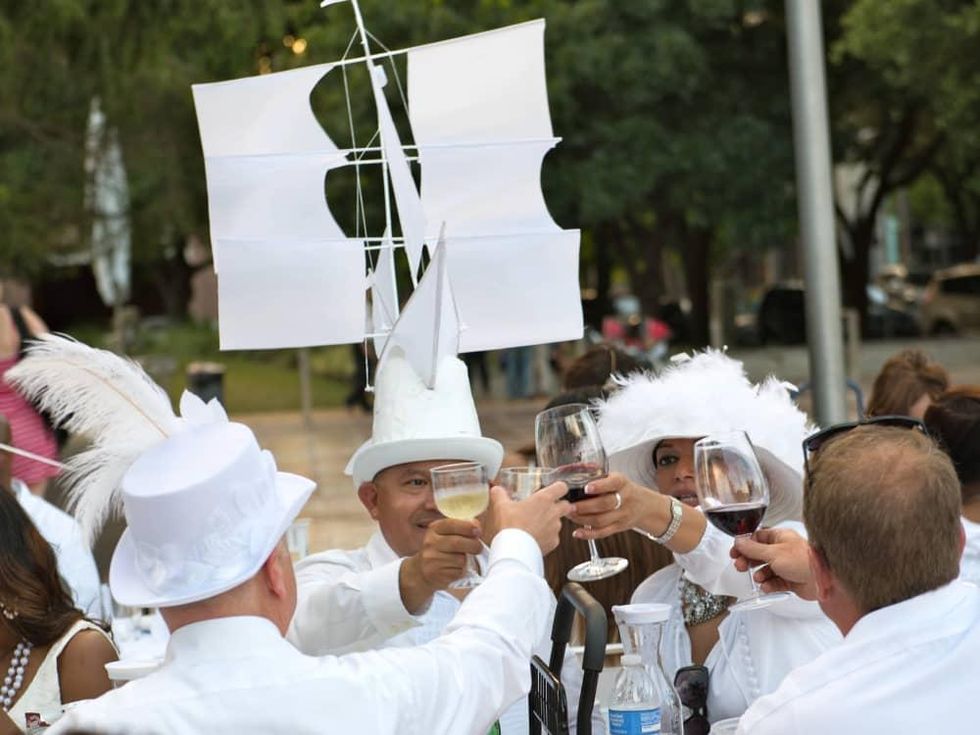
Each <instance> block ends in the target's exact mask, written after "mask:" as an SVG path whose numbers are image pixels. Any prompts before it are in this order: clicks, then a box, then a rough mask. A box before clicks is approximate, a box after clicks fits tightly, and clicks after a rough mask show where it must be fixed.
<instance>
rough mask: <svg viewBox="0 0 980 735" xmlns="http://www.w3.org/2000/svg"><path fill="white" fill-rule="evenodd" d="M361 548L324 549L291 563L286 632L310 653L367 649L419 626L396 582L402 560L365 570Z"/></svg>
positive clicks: (366, 563) (318, 654)
mask: <svg viewBox="0 0 980 735" xmlns="http://www.w3.org/2000/svg"><path fill="white" fill-rule="evenodd" d="M358 556H363V552H362V551H357V552H344V551H327V552H323V553H321V554H314V555H312V556H309V557H307V558H306V559H304V560H303V561H301V562H300V563H299V564H298V565H297V566H296V586H297V590H296V594H297V599H296V612H295V613H294V615H293V620H292V623H291V625H290V626H289V631H288V633H287V634H286V637H287V639H288V640H289V641H290V642H291V643H292V644H293V645H294V646H296V647H297V648H298V649H299V650H300V651H302V652H303V653H305V654H307V655H311V656H322V655H325V654H341V653H349V652H353V651H366V650H369V649H372V648H377V647H378V646H380V645H381V643H383V642H384V641H386V640H387V639H388V638H391V637H392V636H394V635H397V634H398V633H402V632H404V631H405V630H408V629H409V628H411V627H413V626H415V625H418V620H417V618H416V617H415V616H413V615H412V614H411V613H409V612H408V610H406V609H405V605H404V604H403V603H402V600H401V593H400V590H399V586H398V573H399V570H400V568H401V563H402V560H401V559H397V560H395V561H392V562H390V563H388V564H385V565H383V566H380V567H377V568H376V569H372V568H370V565H369V564H368V562H367V561H366V559H359V558H358Z"/></svg>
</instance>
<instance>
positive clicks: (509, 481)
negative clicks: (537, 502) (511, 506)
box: [497, 467, 554, 500]
mask: <svg viewBox="0 0 980 735" xmlns="http://www.w3.org/2000/svg"><path fill="white" fill-rule="evenodd" d="M552 475H554V470H552V469H551V468H550V467H504V468H503V469H502V470H500V474H499V475H498V476H497V481H498V482H499V483H500V485H501V487H504V488H506V489H507V492H508V493H510V497H511V499H512V500H527V499H528V498H529V497H531V494H532V493H536V492H537V491H538V490H540V489H541V488H543V487H547V486H548V485H550V484H551V477H552Z"/></svg>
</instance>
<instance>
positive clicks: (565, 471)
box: [551, 463, 606, 503]
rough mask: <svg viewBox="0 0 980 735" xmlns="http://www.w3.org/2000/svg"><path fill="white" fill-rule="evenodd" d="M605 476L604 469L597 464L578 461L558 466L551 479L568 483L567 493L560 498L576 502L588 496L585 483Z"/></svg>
mask: <svg viewBox="0 0 980 735" xmlns="http://www.w3.org/2000/svg"><path fill="white" fill-rule="evenodd" d="M605 476H606V472H605V470H604V469H603V468H602V467H600V466H598V465H594V464H588V463H578V464H568V465H565V466H564V467H558V468H557V469H555V472H554V474H553V475H552V477H551V481H552V482H557V481H559V480H560V481H561V482H564V483H565V484H566V485H568V493H567V494H566V495H565V496H564V497H563V498H562V500H567V501H569V502H571V503H577V502H578V501H580V500H585V499H586V498H587V497H589V496H588V495H586V494H585V486H586V485H588V484H589V483H590V482H592V481H593V480H601V479H602V478H603V477H605Z"/></svg>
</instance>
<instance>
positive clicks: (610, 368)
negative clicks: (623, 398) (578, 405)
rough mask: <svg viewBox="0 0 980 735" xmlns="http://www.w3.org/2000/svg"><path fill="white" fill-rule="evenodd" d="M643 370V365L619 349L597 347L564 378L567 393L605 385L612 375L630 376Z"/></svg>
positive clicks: (563, 384)
mask: <svg viewBox="0 0 980 735" xmlns="http://www.w3.org/2000/svg"><path fill="white" fill-rule="evenodd" d="M639 370H643V365H642V364H641V363H640V362H639V361H638V360H636V359H635V358H633V357H631V356H630V355H628V354H627V353H625V352H623V351H622V350H621V349H619V348H617V347H613V346H612V345H608V344H601V345H596V346H595V347H593V348H592V349H590V350H589V351H588V352H586V353H585V354H584V355H582V356H581V357H579V358H578V359H577V360H575V362H573V363H572V364H571V365H570V366H569V367H568V370H566V371H565V375H564V376H562V387H563V388H564V389H565V390H566V391H573V390H576V389H578V388H586V387H590V386H597V385H598V386H601V385H605V383H606V381H607V380H609V376H610V375H629V374H630V373H635V372H637V371H639Z"/></svg>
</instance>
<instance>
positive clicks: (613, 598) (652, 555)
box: [544, 518, 674, 641]
mask: <svg viewBox="0 0 980 735" xmlns="http://www.w3.org/2000/svg"><path fill="white" fill-rule="evenodd" d="M576 528H578V526H576V525H575V524H574V523H572V522H571V521H569V520H568V519H567V518H562V522H561V533H560V534H559V537H558V539H559V540H558V547H557V548H556V549H555V550H554V551H552V552H551V553H550V554H548V555H547V556H546V557H545V558H544V578H545V580H547V582H548V585H549V586H550V587H551V589H552V591H553V592H554V593H555V596H556V597H557V596H558V595H559V594H561V589H562V587H564V586H565V585H566V584H567V583H568V579H567V574H568V570H569V569H571V568H572V567H574V566H575V565H576V564H580V563H581V562H584V561H588V560H589V545H588V544H587V543H585V542H584V541H580V540H579V539H577V538H574V537H573V536H572V532H573V531H574V530H575V529H576ZM599 544H600V545H601V546H602V552H603V554H605V555H606V556H618V557H622V558H624V559H629V563H630V565H629V566H628V567H626V569H625V571H623V572H621V573H620V574H617V575H616V576H615V577H609V578H608V579H599V580H596V581H595V582H589V584H588V592H589V594H590V595H592V596H593V597H594V598H595V599H596V600H598V601H599V603H600V604H601V605H602V606H603V607H604V608H605V609H606V619H607V623H608V625H609V640H610V641H618V640H619V631H618V630H617V628H616V621H615V620H614V619H613V614H612V606H613V605H625V604H626V603H628V602H629V601H630V598H631V597H632V596H633V591H634V590H635V589H636V588H637V587H638V586H639V585H640V582H642V581H643V580H645V579H646V578H647V577H649V576H650V575H651V574H653V573H654V572H656V571H657V570H659V569H663V568H664V567H666V566H668V565H669V564H671V563H672V562H673V561H674V555H673V554H672V553H671V552H670V550H669V549H668V548H667V547H665V546H661V545H660V544H658V543H656V542H655V541H651V540H650V539H648V538H644V537H643V536H641V535H640V534H638V533H635V532H633V531H624V532H622V533H616V534H613V535H612V536H609V537H608V538H604V539H602V541H600V542H599Z"/></svg>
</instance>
